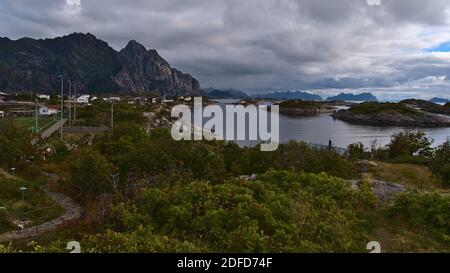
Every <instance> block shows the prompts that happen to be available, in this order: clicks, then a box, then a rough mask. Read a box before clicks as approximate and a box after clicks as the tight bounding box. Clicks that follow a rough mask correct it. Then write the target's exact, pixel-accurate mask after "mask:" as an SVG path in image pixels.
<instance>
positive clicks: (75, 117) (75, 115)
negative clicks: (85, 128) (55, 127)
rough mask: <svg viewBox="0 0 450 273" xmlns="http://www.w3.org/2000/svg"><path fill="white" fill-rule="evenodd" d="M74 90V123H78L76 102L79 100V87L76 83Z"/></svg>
mask: <svg viewBox="0 0 450 273" xmlns="http://www.w3.org/2000/svg"><path fill="white" fill-rule="evenodd" d="M73 88H74V93H75V95H74V97H75V102H74V104H73V122H76V121H77V101H76V99H77V85H76V83H74V85H73Z"/></svg>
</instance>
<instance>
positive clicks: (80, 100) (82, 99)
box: [77, 95, 90, 104]
mask: <svg viewBox="0 0 450 273" xmlns="http://www.w3.org/2000/svg"><path fill="white" fill-rule="evenodd" d="M89 98H90V96H89V95H81V96H80V97H78V98H77V103H79V104H88V103H89Z"/></svg>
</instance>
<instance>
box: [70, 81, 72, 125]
mask: <svg viewBox="0 0 450 273" xmlns="http://www.w3.org/2000/svg"><path fill="white" fill-rule="evenodd" d="M70 127H72V81H71V80H69V128H70Z"/></svg>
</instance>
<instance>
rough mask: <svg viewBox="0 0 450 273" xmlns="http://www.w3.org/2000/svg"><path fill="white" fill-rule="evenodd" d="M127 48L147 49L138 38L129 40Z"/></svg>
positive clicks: (143, 50)
mask: <svg viewBox="0 0 450 273" xmlns="http://www.w3.org/2000/svg"><path fill="white" fill-rule="evenodd" d="M125 50H134V51H137V52H146V51H147V49H146V48H145V46H143V45H142V44H140V43H138V42H137V41H136V40H131V41H129V42H128V44H127V46H126V47H125Z"/></svg>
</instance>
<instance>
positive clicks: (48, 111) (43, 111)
mask: <svg viewBox="0 0 450 273" xmlns="http://www.w3.org/2000/svg"><path fill="white" fill-rule="evenodd" d="M58 110H59V106H56V105H49V106H41V107H39V115H40V116H53V115H56V114H58Z"/></svg>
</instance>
